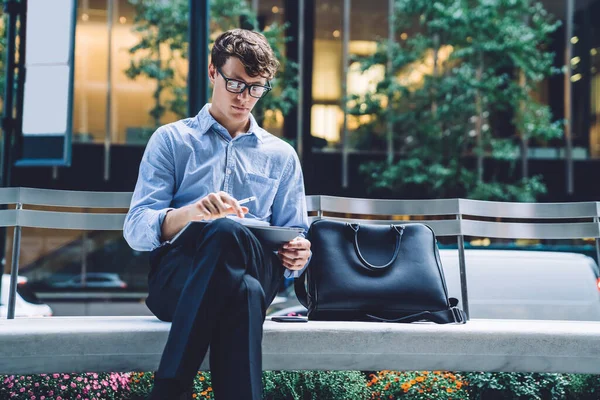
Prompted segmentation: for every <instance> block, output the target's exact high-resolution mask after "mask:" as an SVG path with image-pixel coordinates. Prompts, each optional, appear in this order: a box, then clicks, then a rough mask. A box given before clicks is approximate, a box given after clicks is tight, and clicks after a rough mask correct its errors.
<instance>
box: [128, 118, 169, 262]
mask: <svg viewBox="0 0 600 400" xmlns="http://www.w3.org/2000/svg"><path fill="white" fill-rule="evenodd" d="M174 188H175V174H174V162H173V151H172V146H171V145H170V143H169V138H168V137H167V134H166V132H165V131H163V130H162V129H161V128H159V129H158V130H157V131H156V132H154V134H153V135H152V137H151V138H150V140H149V141H148V145H147V146H146V150H145V151H144V156H143V157H142V161H141V163H140V169H139V174H138V180H137V183H136V185H135V190H134V192H133V197H132V198H131V204H130V207H129V212H128V213H127V216H126V217H125V223H124V225H123V236H124V238H125V240H126V241H127V243H128V244H129V246H130V247H131V248H132V249H134V250H138V251H151V250H153V249H155V248H157V247H159V246H160V244H161V226H162V223H163V221H164V219H165V216H166V214H167V212H168V211H169V210H172V209H173V208H172V207H171V202H172V200H173V193H174Z"/></svg>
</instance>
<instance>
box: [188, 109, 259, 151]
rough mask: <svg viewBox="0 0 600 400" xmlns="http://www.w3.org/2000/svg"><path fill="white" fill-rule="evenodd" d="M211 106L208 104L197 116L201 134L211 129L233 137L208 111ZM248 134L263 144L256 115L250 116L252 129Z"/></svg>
mask: <svg viewBox="0 0 600 400" xmlns="http://www.w3.org/2000/svg"><path fill="white" fill-rule="evenodd" d="M210 105H211V103H206V104H205V105H204V107H202V110H200V112H199V113H198V115H197V116H196V119H197V120H198V127H199V128H200V132H201V134H204V133H206V132H208V130H209V129H210V128H214V129H215V130H217V131H218V132H220V133H221V134H225V133H226V134H227V136H230V137H231V135H229V132H228V131H227V129H225V127H224V126H223V125H221V124H220V123H219V122H217V120H216V119H215V118H214V117H213V116H212V115H211V114H210V112H209V111H208V109H209V108H210ZM247 133H248V134H251V135H254V136H256V138H257V139H258V140H259V142H261V143H262V142H263V138H262V132H261V129H260V127H259V126H258V123H257V122H256V119H255V118H254V115H252V114H250V128H249V129H248V132H247Z"/></svg>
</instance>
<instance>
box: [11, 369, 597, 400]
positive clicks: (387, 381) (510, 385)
mask: <svg viewBox="0 0 600 400" xmlns="http://www.w3.org/2000/svg"><path fill="white" fill-rule="evenodd" d="M232 379H234V378H233V377H232ZM153 380H154V374H153V373H152V372H127V373H93V372H90V373H85V374H40V375H25V376H23V375H0V400H105V399H106V400H134V399H136V400H137V399H143V398H144V397H145V396H146V395H147V394H148V393H149V392H150V389H151V388H152V382H153ZM232 384H235V381H234V380H233V381H232ZM263 385H264V399H265V400H290V399H292V400H307V399H313V400H355V399H356V400H362V399H365V400H394V399H397V400H413V399H414V400H425V399H446V400H450V399H453V400H461V399H473V400H495V399H514V400H517V399H518V400H529V399H540V400H555V399H556V400H558V399H569V400H571V399H574V400H598V399H600V376H598V375H569V374H539V373H489V372H468V373H453V372H447V371H432V372H429V371H421V372H399V371H379V372H372V373H369V372H358V371H329V372H328V371H290V372H288V371H281V372H276V371H266V372H264V373H263ZM193 396H194V399H197V400H201V399H214V393H213V389H212V386H211V380H210V373H207V372H198V375H197V376H196V379H195V381H194V395H193Z"/></svg>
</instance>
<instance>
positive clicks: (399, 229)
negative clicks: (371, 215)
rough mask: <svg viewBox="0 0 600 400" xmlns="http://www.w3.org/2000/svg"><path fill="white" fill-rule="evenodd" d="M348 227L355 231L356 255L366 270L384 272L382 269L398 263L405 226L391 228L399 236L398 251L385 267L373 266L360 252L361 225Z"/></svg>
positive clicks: (395, 251) (397, 240)
mask: <svg viewBox="0 0 600 400" xmlns="http://www.w3.org/2000/svg"><path fill="white" fill-rule="evenodd" d="M346 225H347V226H349V227H350V229H352V230H353V231H354V250H356V255H357V256H358V258H359V259H360V261H361V262H362V263H363V265H364V266H365V268H366V269H368V270H369V271H377V270H382V269H385V268H387V267H389V266H390V265H392V264H393V263H394V261H396V258H398V253H400V241H401V240H402V234H403V233H404V226H402V225H390V227H391V228H392V229H393V230H394V231H396V234H397V235H396V249H395V250H394V255H393V256H392V259H391V260H390V261H389V262H388V263H387V264H385V265H373V264H371V263H369V262H368V261H367V260H365V258H364V257H363V255H362V253H361V252H360V247H359V246H358V230H359V229H360V224H351V223H348V224H346Z"/></svg>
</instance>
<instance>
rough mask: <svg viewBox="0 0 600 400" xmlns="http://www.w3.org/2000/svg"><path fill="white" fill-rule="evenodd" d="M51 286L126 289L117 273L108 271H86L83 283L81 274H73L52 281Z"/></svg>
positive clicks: (125, 284)
mask: <svg viewBox="0 0 600 400" xmlns="http://www.w3.org/2000/svg"><path fill="white" fill-rule="evenodd" d="M51 286H52V287H55V288H72V289H82V288H120V289H126V288H127V283H125V282H124V281H123V280H121V278H120V277H119V274H116V273H110V272H88V273H87V274H85V285H84V284H82V275H81V274H79V275H75V276H73V277H71V278H69V279H67V280H65V281H59V282H52V283H51Z"/></svg>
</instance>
